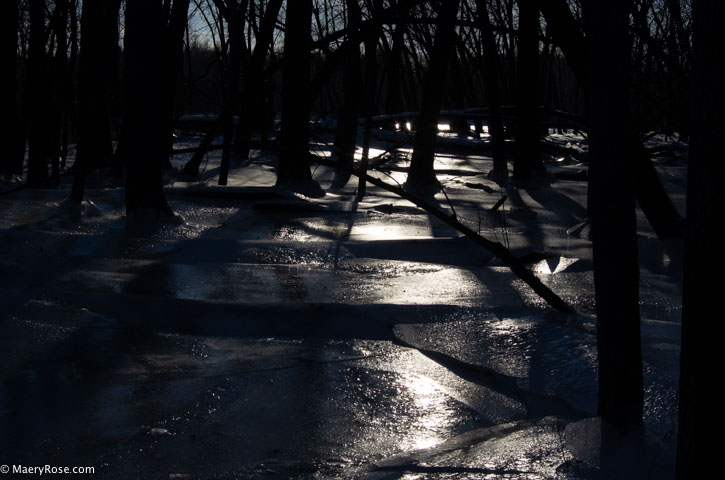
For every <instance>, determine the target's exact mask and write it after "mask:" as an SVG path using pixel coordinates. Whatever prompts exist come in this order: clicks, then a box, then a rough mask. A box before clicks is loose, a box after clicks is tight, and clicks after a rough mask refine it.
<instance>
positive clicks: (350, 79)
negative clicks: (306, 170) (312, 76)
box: [333, 0, 367, 187]
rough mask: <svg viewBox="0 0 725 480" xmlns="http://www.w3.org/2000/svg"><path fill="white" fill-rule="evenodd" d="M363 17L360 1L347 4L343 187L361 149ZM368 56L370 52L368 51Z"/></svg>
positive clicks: (340, 132)
mask: <svg viewBox="0 0 725 480" xmlns="http://www.w3.org/2000/svg"><path fill="white" fill-rule="evenodd" d="M361 21H362V17H361V15H360V6H359V5H358V2H357V0H348V1H347V29H348V32H349V33H348V35H347V52H346V55H345V60H344V62H345V64H344V70H343V74H342V75H343V77H342V78H343V80H342V81H343V96H344V101H343V103H342V106H341V107H340V109H339V112H340V113H339V116H338V123H337V130H336V132H335V145H336V147H337V149H338V151H339V154H338V163H339V164H340V166H341V167H342V168H343V169H344V170H335V180H334V182H333V183H334V185H335V186H338V187H341V186H343V185H345V184H346V183H347V181H348V180H349V179H350V173H348V170H350V169H352V167H353V164H354V162H355V150H356V149H357V129H358V128H357V127H358V112H359V103H360V92H361V91H362V89H363V83H362V77H361V72H360V44H359V43H358V42H356V41H354V40H355V39H357V38H359V36H358V33H357V30H358V29H359V28H360V22H361ZM366 53H367V52H366Z"/></svg>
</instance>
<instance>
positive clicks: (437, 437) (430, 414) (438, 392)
mask: <svg viewBox="0 0 725 480" xmlns="http://www.w3.org/2000/svg"><path fill="white" fill-rule="evenodd" d="M403 382H404V383H403V385H404V387H405V388H406V389H407V392H408V394H409V395H410V396H411V397H412V400H413V403H414V405H415V408H416V410H418V412H420V413H421V415H420V416H419V417H418V418H416V420H415V423H414V424H413V428H414V429H415V430H416V432H417V434H416V435H415V436H414V437H413V438H409V439H407V442H410V444H409V445H406V447H407V448H411V447H412V448H414V449H421V448H429V447H432V446H435V445H436V444H438V443H440V442H441V441H443V440H444V438H445V437H444V436H443V435H442V434H443V433H445V431H446V430H447V427H449V425H448V424H449V423H450V422H451V420H450V418H449V417H450V415H451V414H452V413H454V412H452V411H451V409H450V408H449V407H448V405H447V403H448V396H447V395H446V394H445V391H444V390H443V388H442V387H441V386H440V385H438V383H436V382H435V381H433V380H431V379H430V378H428V377H425V376H422V375H416V374H412V375H406V376H405V377H403Z"/></svg>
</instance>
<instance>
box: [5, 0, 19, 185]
mask: <svg viewBox="0 0 725 480" xmlns="http://www.w3.org/2000/svg"><path fill="white" fill-rule="evenodd" d="M0 18H1V19H2V20H1V21H2V39H0V49H2V50H1V52H2V57H0V58H1V60H0V62H2V65H4V67H3V71H4V72H5V73H4V77H5V79H6V80H5V81H6V85H10V87H9V88H7V87H6V88H5V89H4V90H3V93H2V101H1V102H2V103H0V108H2V111H3V112H5V113H4V114H5V115H7V116H8V117H9V118H10V122H9V128H7V129H3V131H2V134H3V139H2V145H4V147H5V149H6V152H7V153H5V154H3V155H2V156H1V157H0V174H3V173H20V172H22V171H23V156H24V155H25V132H23V129H22V128H21V127H20V116H19V112H18V88H17V75H18V71H17V66H18V53H17V51H18V1H17V0H5V1H3V2H0Z"/></svg>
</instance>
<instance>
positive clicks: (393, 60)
mask: <svg viewBox="0 0 725 480" xmlns="http://www.w3.org/2000/svg"><path fill="white" fill-rule="evenodd" d="M404 32H405V27H404V25H403V24H396V25H395V29H394V30H393V35H392V42H393V43H392V45H391V48H390V55H389V57H388V65H387V67H386V71H387V73H388V84H387V91H386V93H385V113H388V114H392V113H402V112H403V110H404V109H405V107H404V104H403V88H402V85H401V82H402V75H401V62H402V61H403V57H402V50H403V47H404V46H405V45H404V41H403V33H404Z"/></svg>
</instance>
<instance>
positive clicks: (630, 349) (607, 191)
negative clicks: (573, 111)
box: [584, 0, 643, 429]
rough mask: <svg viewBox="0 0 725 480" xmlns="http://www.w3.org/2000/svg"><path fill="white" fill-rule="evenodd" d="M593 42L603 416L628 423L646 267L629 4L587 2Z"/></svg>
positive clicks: (592, 152) (593, 190)
mask: <svg viewBox="0 0 725 480" xmlns="http://www.w3.org/2000/svg"><path fill="white" fill-rule="evenodd" d="M584 5H585V10H584V14H585V17H584V18H585V25H586V28H587V36H588V38H589V45H590V52H589V58H590V64H589V77H590V79H591V81H590V92H589V104H588V105H589V121H590V125H589V206H590V215H591V219H592V248H593V257H594V286H595V297H596V312H597V351H598V358H599V402H598V403H599V415H600V416H601V417H602V419H604V420H606V421H607V422H609V423H610V424H613V425H616V426H617V427H619V428H622V429H629V428H632V427H638V426H640V425H641V423H642V406H643V386H642V385H643V380H642V354H641V347H640V317H639V268H638V263H637V262H638V260H637V238H636V232H637V230H636V226H637V225H636V217H635V184H634V179H633V177H632V175H629V174H628V172H629V171H630V169H631V165H632V163H633V161H634V159H633V152H632V150H631V144H630V142H629V141H628V139H627V138H625V136H623V135H621V131H622V126H621V124H622V123H624V124H625V125H624V131H629V130H630V129H631V125H629V123H630V122H631V119H630V115H629V108H630V107H629V105H630V104H629V78H630V77H629V42H628V36H627V27H628V18H627V10H626V9H625V8H623V5H622V4H621V3H620V2H599V1H596V0H588V1H587V2H585V4H584Z"/></svg>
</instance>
